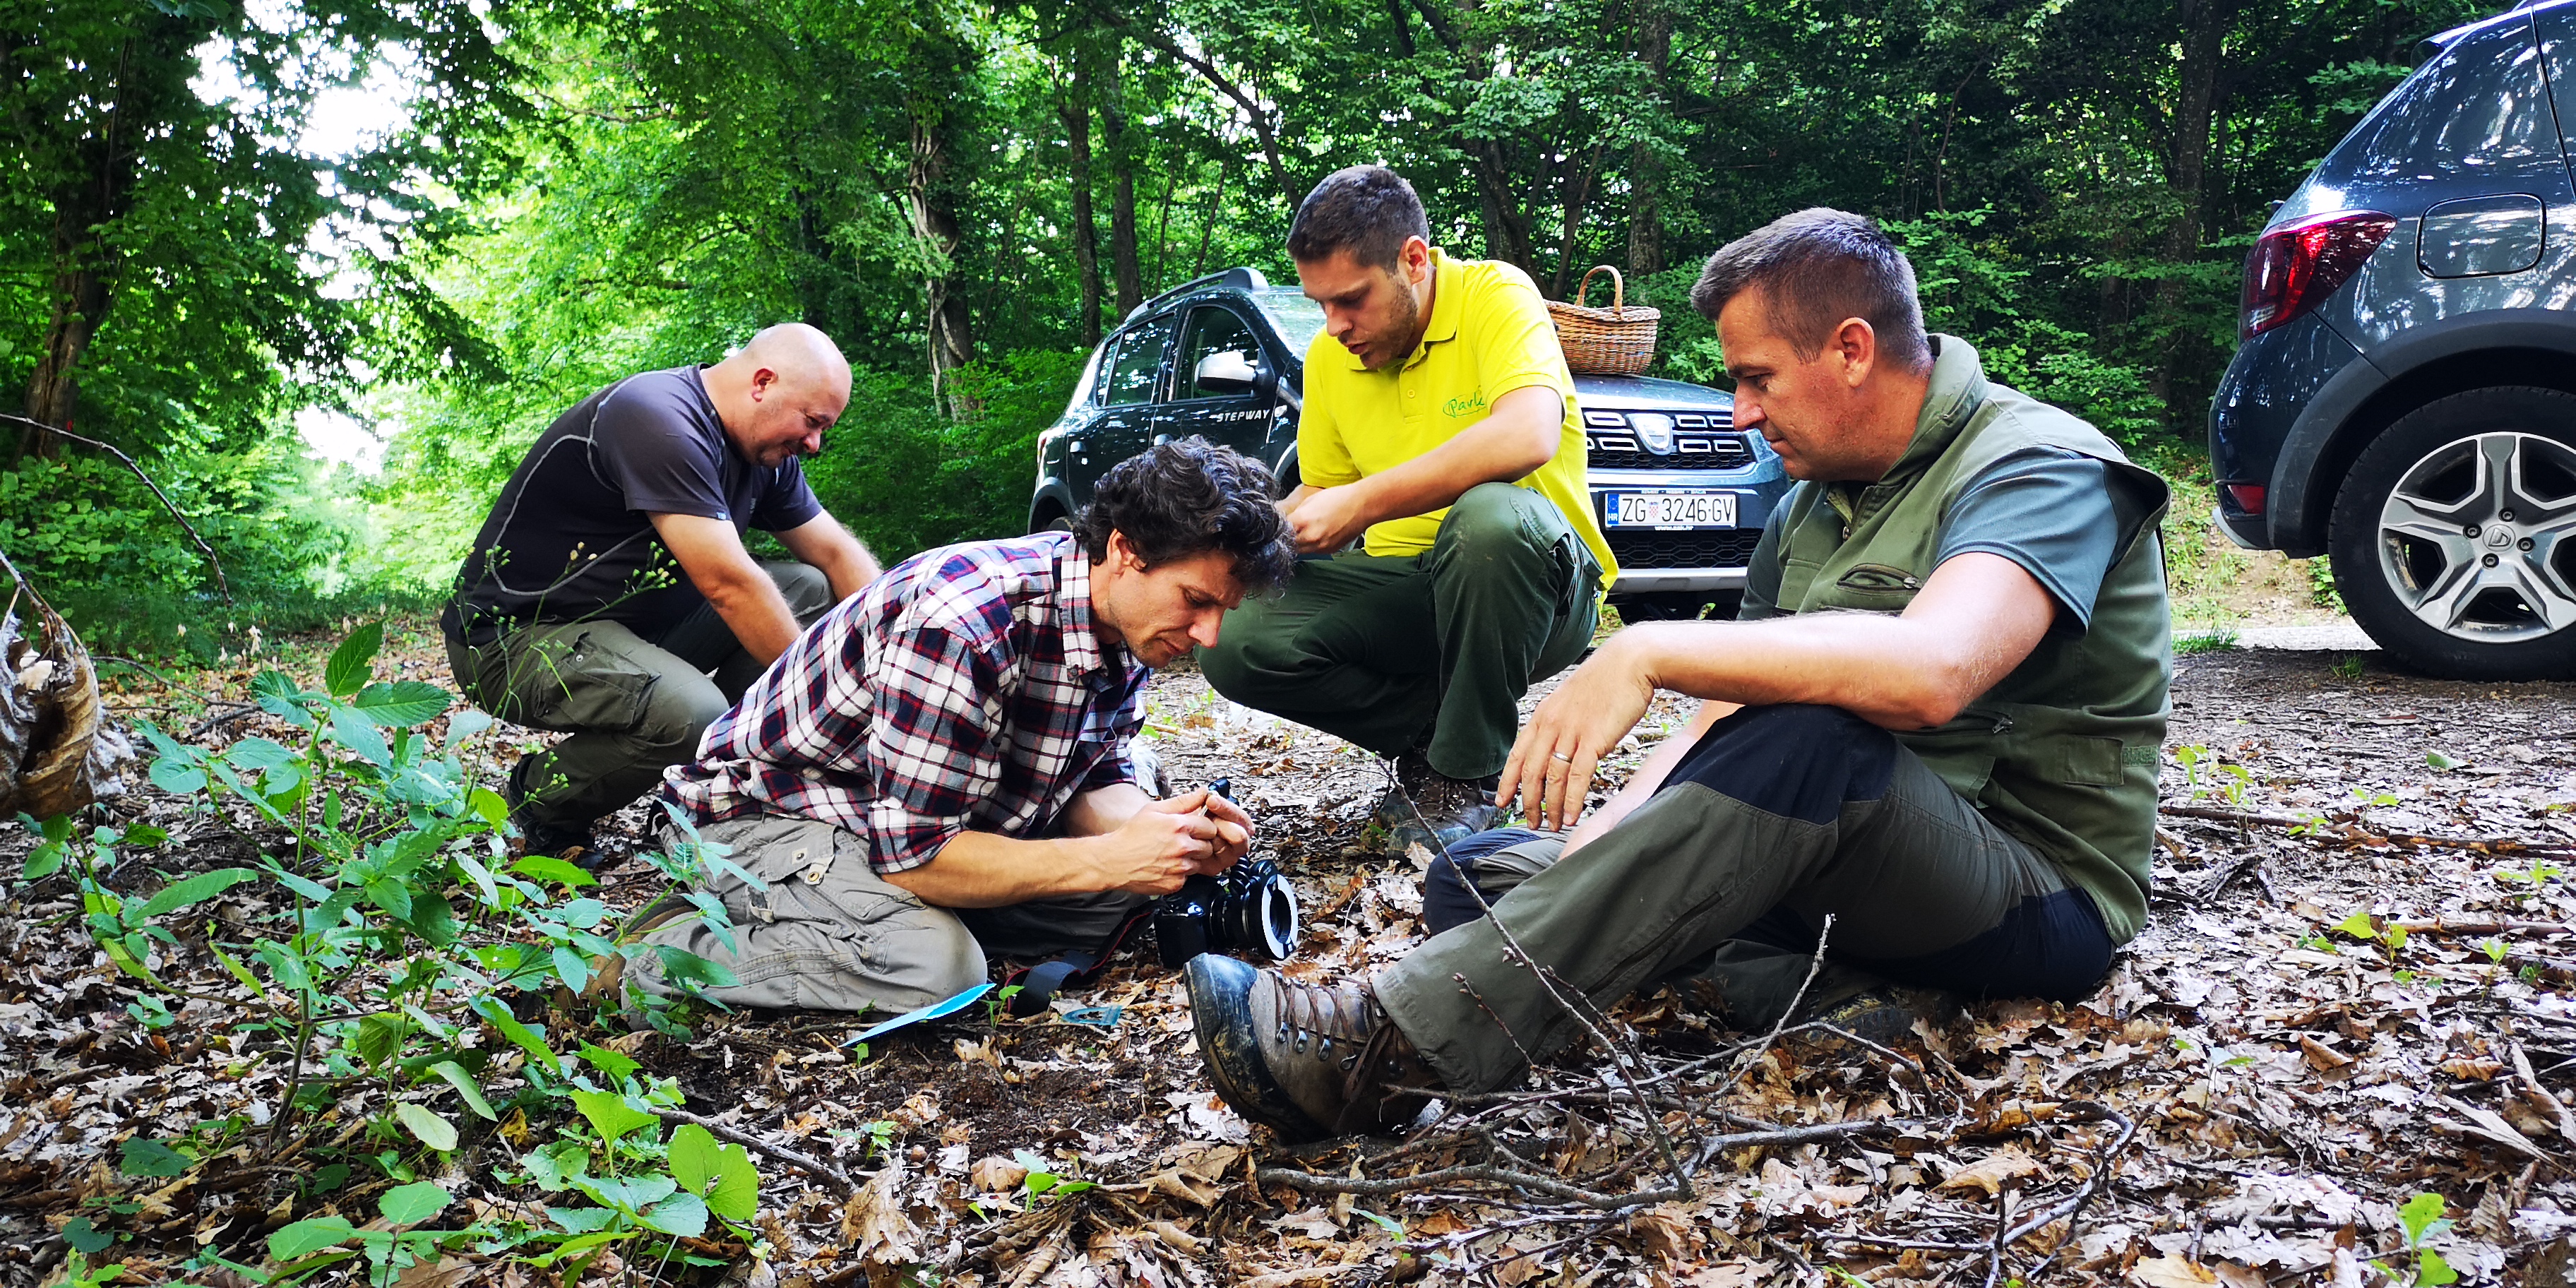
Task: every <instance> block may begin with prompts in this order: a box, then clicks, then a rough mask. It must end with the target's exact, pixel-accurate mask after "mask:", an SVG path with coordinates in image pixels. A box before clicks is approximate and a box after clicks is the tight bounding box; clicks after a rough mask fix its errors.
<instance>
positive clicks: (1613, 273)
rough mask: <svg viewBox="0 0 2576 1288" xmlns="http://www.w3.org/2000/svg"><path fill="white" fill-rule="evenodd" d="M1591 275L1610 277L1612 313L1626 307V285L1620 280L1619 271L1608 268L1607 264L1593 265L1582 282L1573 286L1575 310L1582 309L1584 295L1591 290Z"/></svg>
mask: <svg viewBox="0 0 2576 1288" xmlns="http://www.w3.org/2000/svg"><path fill="white" fill-rule="evenodd" d="M1593 273H1608V274H1609V275H1610V307H1611V309H1612V310H1613V311H1616V310H1619V309H1624V308H1626V307H1628V283H1627V282H1626V281H1624V280H1622V279H1621V278H1620V276H1619V270H1618V269H1615V268H1612V267H1610V266H1609V265H1608V264H1595V265H1593V266H1592V271H1591V272H1588V273H1585V274H1584V275H1583V280H1582V281H1581V282H1578V283H1576V284H1575V287H1574V305H1575V307H1576V308H1581V307H1583V296H1584V293H1585V292H1587V291H1590V290H1591V289H1592V274H1593Z"/></svg>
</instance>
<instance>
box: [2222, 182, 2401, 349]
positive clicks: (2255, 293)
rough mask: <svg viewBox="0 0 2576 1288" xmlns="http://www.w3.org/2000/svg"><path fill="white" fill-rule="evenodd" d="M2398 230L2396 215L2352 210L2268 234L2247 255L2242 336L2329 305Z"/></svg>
mask: <svg viewBox="0 0 2576 1288" xmlns="http://www.w3.org/2000/svg"><path fill="white" fill-rule="evenodd" d="M2395 227H2397V219H2396V217H2395V216H2393V215H2383V214H2381V213H2379V212H2378V211H2376V210H2348V211H2345V212H2343V213H2341V214H2333V215H2318V216H2316V217H2315V218H2313V219H2303V220H2301V221H2299V222H2298V223H2295V224H2290V225H2288V226H2286V227H2281V228H2275V229H2273V230H2272V231H2270V232H2268V233H2265V234H2263V236H2262V238H2261V239H2260V240H2258V241H2256V242H2255V243H2254V253H2253V254H2251V255H2248V256H2246V257H2245V311H2244V314H2243V322H2242V324H2241V326H2240V333H2241V334H2243V335H2246V336H2256V335H2261V334H2262V333H2264V332H2266V331H2269V330H2271V329H2272V328H2274V327H2276V326H2280V325H2281V324H2283V323H2285V322H2288V321H2289V320H2290V319H2292V318H2295V317H2297V316H2299V315H2300V314H2302V313H2305V312H2307V311H2308V310H2310V309H2312V308H2315V307H2316V306H2317V305H2319V304H2321V303H2324V302H2325V298H2326V297H2327V296H2329V295H2332V294H2334V293H2335V290H2336V288H2338V287H2340V286H2342V285H2343V284H2344V283H2345V282H2347V281H2350V280H2351V279H2352V275H2353V272H2354V270H2356V269H2358V268H2360V267H2361V262H2362V261H2363V260H2366V259H2368V258H2370V253H2371V252H2372V251H2375V250H2377V249H2379V243H2381V242H2383V241H2386V240H2388V234H2389V231H2390V230H2391V229H2394V228H2395Z"/></svg>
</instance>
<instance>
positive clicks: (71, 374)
mask: <svg viewBox="0 0 2576 1288" xmlns="http://www.w3.org/2000/svg"><path fill="white" fill-rule="evenodd" d="M62 222H63V221H62V219H61V217H60V215H59V214H58V215H57V217H56V228H55V233H54V265H55V268H54V314H53V318H52V320H51V321H49V322H48V323H47V324H46V326H45V338H44V340H43V341H42V343H41V344H40V345H39V346H38V348H37V350H36V371H35V374H34V375H33V376H31V377H29V378H28V381H27V418H28V419H29V420H38V421H43V422H44V423H45V424H48V425H60V426H62V427H64V428H66V429H68V428H70V427H71V423H72V414H73V412H74V411H75V410H76V409H77V404H78V402H79V396H80V379H79V368H80V360H81V354H82V353H84V352H85V351H87V350H88V348H89V342H90V340H91V339H92V338H94V337H95V336H97V334H98V327H99V323H101V322H104V321H106V320H107V309H108V302H109V298H110V295H109V287H108V279H109V273H110V269H109V268H108V267H107V266H106V265H107V264H112V263H113V262H114V261H113V252H111V251H109V250H107V249H106V248H104V247H102V246H100V245H99V244H98V239H97V238H96V237H95V236H91V237H85V238H79V239H73V238H68V237H66V236H65V235H64V230H63V229H62V227H61V224H62ZM84 261H86V266H85V265H84ZM101 261H105V263H104V264H103V263H101ZM61 447H62V444H61V440H59V439H57V438H55V437H54V436H53V435H52V434H49V433H46V432H45V431H44V430H41V429H38V428H36V427H34V426H32V425H30V426H26V427H24V428H22V429H21V430H20V431H19V434H18V457H19V459H21V460H24V459H25V458H27V457H30V456H33V457H37V458H39V459H51V458H52V457H54V456H55V455H57V454H59V453H60V451H61Z"/></svg>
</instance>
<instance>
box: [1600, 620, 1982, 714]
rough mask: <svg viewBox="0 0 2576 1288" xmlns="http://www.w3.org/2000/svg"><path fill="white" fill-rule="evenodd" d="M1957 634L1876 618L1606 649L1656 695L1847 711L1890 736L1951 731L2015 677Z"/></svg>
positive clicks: (1773, 624) (1653, 632) (1735, 628)
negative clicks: (1998, 679) (1983, 696)
mask: <svg viewBox="0 0 2576 1288" xmlns="http://www.w3.org/2000/svg"><path fill="white" fill-rule="evenodd" d="M1957 643H1958V636H1957V633H1956V632H1944V631H1940V630H1936V629H1931V628H1927V627H1926V626H1925V625H1924V624H1923V623H1921V622H1916V621H1912V620H1909V619H1906V618H1903V617H1882V616H1879V615H1877V614H1873V613H1808V614H1800V615H1797V616H1793V617H1775V618H1770V619H1768V620H1764V621H1758V622H1650V623H1646V624H1644V625H1641V626H1632V627H1629V628H1628V629H1626V630H1624V631H1621V632H1619V633H1618V634H1617V635H1615V636H1613V637H1611V639H1610V641H1609V643H1607V644H1605V645H1603V646H1602V651H1603V652H1605V653H1613V652H1615V653H1616V654H1618V655H1619V656H1620V658H1621V660H1622V661H1623V662H1624V663H1625V664H1626V665H1628V666H1632V667H1634V668H1635V670H1636V673H1637V674H1638V676H1639V677H1640V679H1641V680H1642V681H1643V682H1644V683H1645V684H1647V685H1648V686H1650V687H1652V688H1656V689H1667V690H1670V691H1672V692H1675V693H1683V694H1688V695H1689V696H1691V697H1695V698H1708V699H1714V700H1717V701H1721V702H1733V703H1741V704H1743V705H1745V706H1770V705H1776V704H1780V703H1813V704H1816V705H1819V706H1830V707H1841V708H1842V709H1844V710H1846V711H1849V712H1851V713H1852V714H1854V715H1857V716H1859V717H1861V718H1862V719H1864V720H1867V721H1869V722H1870V723H1872V724H1875V725H1878V726H1879V727H1881V728H1885V729H1923V728H1929V727H1931V726H1933V725H1938V724H1944V723H1947V722H1948V721H1949V720H1950V719H1951V718H1952V717H1953V716H1955V715H1957V714H1958V712H1959V709H1960V708H1961V707H1964V706H1965V705H1967V703H1968V702H1969V701H1971V700H1973V699H1974V698H1975V696H1976V695H1977V694H1979V693H1982V692H1984V690H1985V687H1986V686H1985V684H1984V683H1982V682H1980V680H1979V678H1978V677H1979V676H1980V675H1981V674H1984V673H1987V672H1991V673H1992V674H1996V675H2000V674H2001V673H2002V671H2003V670H2005V669H2009V667H2008V666H2005V667H1995V666H1993V665H1992V664H1991V662H1990V661H1989V660H1986V659H1978V658H1973V657H1966V656H1961V650H1960V649H1958V648H1957V647H1956V645H1957Z"/></svg>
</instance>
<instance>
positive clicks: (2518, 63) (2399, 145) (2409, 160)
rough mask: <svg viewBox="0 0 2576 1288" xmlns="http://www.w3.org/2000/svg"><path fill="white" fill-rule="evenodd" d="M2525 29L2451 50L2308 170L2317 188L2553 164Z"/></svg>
mask: <svg viewBox="0 0 2576 1288" xmlns="http://www.w3.org/2000/svg"><path fill="white" fill-rule="evenodd" d="M2556 123H2557V122H2556V116H2555V114H2554V113H2553V112H2552V111H2551V110H2550V106H2549V91H2548V89H2547V87H2546V86H2545V85H2544V84H2543V83H2542V80H2541V74H2540V51H2539V49H2538V48H2536V47H2535V46H2534V42H2533V40H2532V29H2531V23H2530V20H2529V19H2523V20H2521V21H2518V22H2505V23H2499V24H2497V25H2496V26H2493V27H2490V28H2488V29H2486V30H2485V31H2479V32H2472V33H2470V34H2469V35H2467V36H2464V37H2462V38H2460V39H2459V40H2458V41H2455V42H2453V44H2452V45H2451V47H2450V48H2449V49H2448V50H2445V51H2443V53H2442V54H2441V55H2440V56H2439V57H2437V58H2435V59H2434V60H2433V61H2432V62H2430V63H2427V64H2426V65H2425V66H2424V67H2423V68H2422V69H2421V70H2419V71H2417V72H2416V73H2415V74H2414V75H2413V76H2411V77H2409V78H2408V79H2407V81H2406V83H2405V84H2403V85H2400V86H2398V87H2397V89H2396V91H2395V92H2393V93H2391V94H2390V95H2389V96H2388V98H2387V99H2386V100H2385V101H2383V102H2381V103H2380V105H2379V107H2378V109H2377V110H2375V111H2373V112H2372V113H2371V117H2370V119H2369V120H2368V121H2366V122H2364V123H2363V124H2362V126H2361V128H2360V129H2358V130H2356V131H2354V137H2353V138H2352V139H2351V140H2349V141H2348V142H2346V143H2345V144H2344V145H2343V146H2342V147H2339V148H2337V149H2335V155H2334V156H2332V157H2330V158H2328V160H2327V161H2326V163H2325V164H2324V165H2322V166H2319V167H2318V168H2317V182H2319V183H2324V184H2333V183H2335V182H2337V181H2339V180H2345V179H2371V180H2389V179H2419V178H2420V179H2428V180H2429V179H2451V178H2466V177H2469V176H2472V175H2479V174H2497V173H2500V172H2511V171H2513V170H2516V169H2518V168H2519V167H2518V166H2517V165H2516V163H2529V162H2532V161H2538V160H2546V161H2548V162H2550V163H2551V164H2556V163H2557V162H2558V160H2559V151H2558V139H2557V130H2556V129H2555V128H2554V127H2555V125H2556Z"/></svg>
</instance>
